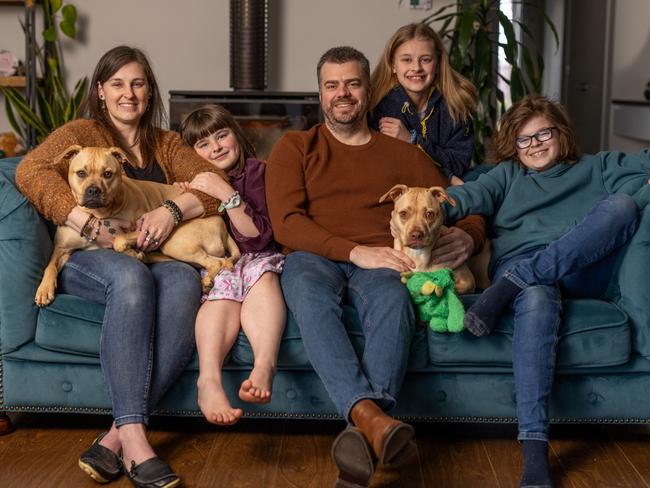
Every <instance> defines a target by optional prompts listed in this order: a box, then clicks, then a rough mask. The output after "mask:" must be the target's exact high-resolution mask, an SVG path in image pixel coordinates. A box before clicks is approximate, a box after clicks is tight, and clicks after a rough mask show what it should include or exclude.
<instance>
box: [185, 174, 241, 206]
mask: <svg viewBox="0 0 650 488" xmlns="http://www.w3.org/2000/svg"><path fill="white" fill-rule="evenodd" d="M190 188H191V189H192V190H199V191H202V192H203V193H207V194H208V195H210V196H212V197H214V198H217V199H219V200H221V201H222V202H225V201H227V200H228V199H229V198H230V196H231V195H232V194H233V193H234V192H235V190H234V189H233V187H232V186H230V183H228V182H227V181H226V180H224V179H223V178H222V177H221V176H219V175H217V174H215V173H209V172H206V173H199V174H198V175H196V176H195V177H194V179H193V180H192V181H191V182H190Z"/></svg>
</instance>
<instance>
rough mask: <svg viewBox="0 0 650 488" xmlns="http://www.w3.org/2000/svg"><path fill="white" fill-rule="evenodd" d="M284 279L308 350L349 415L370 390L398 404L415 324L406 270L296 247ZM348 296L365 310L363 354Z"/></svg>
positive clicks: (384, 403)
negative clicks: (352, 329) (350, 321)
mask: <svg viewBox="0 0 650 488" xmlns="http://www.w3.org/2000/svg"><path fill="white" fill-rule="evenodd" d="M281 280H282V290H283V292H284V297H285V300H286V302H287V306H288V308H289V310H290V311H291V313H292V314H293V316H294V317H295V319H296V321H297V323H298V327H299V328H300V333H301V335H302V340H303V343H304V345H305V350H306V351H307V355H308V357H309V359H310V361H311V363H312V365H313V367H314V369H315V370H316V373H317V374H318V376H319V377H320V378H321V380H322V381H323V384H324V385H325V389H326V390H327V392H328V394H329V396H330V398H331V399H332V401H333V402H334V405H335V406H336V408H337V410H338V412H339V413H340V414H341V416H343V418H345V419H346V420H348V421H349V420H350V417H349V413H350V410H351V409H352V407H353V406H354V404H355V403H357V402H358V401H359V400H362V399H366V398H371V399H373V400H375V401H376V402H377V404H378V405H379V406H380V407H381V408H383V409H384V410H389V409H391V408H392V407H394V406H395V397H396V396H397V393H398V391H399V389H400V387H401V385H402V381H403V379H404V374H405V372H406V365H407V361H408V353H409V348H410V345H411V339H412V338H413V334H414V331H415V316H414V312H413V307H412V305H411V301H410V298H409V295H408V292H407V290H406V287H405V286H404V285H403V284H402V283H401V282H400V277H399V273H397V272H396V271H393V270H390V269H386V268H380V269H362V268H359V267H357V266H355V265H354V264H352V263H347V262H338V261H331V260H329V259H326V258H323V257H321V256H317V255H315V254H311V253H307V252H293V253H291V254H289V255H288V256H287V258H286V261H285V263H284V270H283V272H282V276H281ZM344 301H347V302H349V303H350V304H352V305H353V306H354V308H355V309H356V310H357V313H358V314H359V319H360V322H361V326H362V329H363V333H364V334H365V346H364V350H363V356H362V358H361V360H359V359H358V358H357V355H356V354H355V352H354V349H353V348H352V344H351V342H350V339H349V337H348V334H347V332H346V329H345V326H344V325H343V322H342V319H341V317H342V306H343V302H344Z"/></svg>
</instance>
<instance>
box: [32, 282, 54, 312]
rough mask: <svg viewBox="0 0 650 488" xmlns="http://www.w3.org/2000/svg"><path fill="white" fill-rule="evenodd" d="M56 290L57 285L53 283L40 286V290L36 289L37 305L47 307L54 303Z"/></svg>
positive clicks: (35, 300)
mask: <svg viewBox="0 0 650 488" xmlns="http://www.w3.org/2000/svg"><path fill="white" fill-rule="evenodd" d="M54 290H55V287H54V286H52V285H41V286H39V287H38V290H36V297H35V298H34V302H35V303H36V305H38V306H39V307H46V306H48V305H49V304H50V303H52V300H54Z"/></svg>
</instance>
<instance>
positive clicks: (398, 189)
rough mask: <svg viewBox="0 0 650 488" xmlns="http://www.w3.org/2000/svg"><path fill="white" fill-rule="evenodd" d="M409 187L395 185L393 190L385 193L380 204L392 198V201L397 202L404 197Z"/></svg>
mask: <svg viewBox="0 0 650 488" xmlns="http://www.w3.org/2000/svg"><path fill="white" fill-rule="evenodd" d="M408 189H409V187H408V186H406V185H395V186H394V187H393V188H391V189H390V190H388V191H387V192H386V193H384V194H383V195H382V196H381V198H380V199H379V203H382V202H384V201H385V200H386V199H387V198H390V199H391V200H392V201H395V200H397V199H398V198H399V197H401V196H402V195H404V193H406V192H407V191H408Z"/></svg>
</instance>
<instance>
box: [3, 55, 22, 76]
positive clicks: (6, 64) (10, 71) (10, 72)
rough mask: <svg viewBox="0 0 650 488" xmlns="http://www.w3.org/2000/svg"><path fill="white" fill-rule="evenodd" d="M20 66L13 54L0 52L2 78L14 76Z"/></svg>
mask: <svg viewBox="0 0 650 488" xmlns="http://www.w3.org/2000/svg"><path fill="white" fill-rule="evenodd" d="M18 65H19V63H18V58H17V57H16V56H14V54H13V53H12V52H10V51H4V50H0V76H14V75H15V74H16V73H17V71H18Z"/></svg>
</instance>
